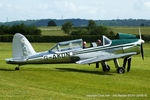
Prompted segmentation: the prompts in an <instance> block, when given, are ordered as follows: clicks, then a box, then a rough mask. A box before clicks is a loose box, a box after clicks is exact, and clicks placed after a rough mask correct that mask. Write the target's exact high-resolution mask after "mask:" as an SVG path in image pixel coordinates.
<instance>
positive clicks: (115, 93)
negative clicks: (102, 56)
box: [0, 43, 150, 100]
mask: <svg viewBox="0 0 150 100" xmlns="http://www.w3.org/2000/svg"><path fill="white" fill-rule="evenodd" d="M32 45H33V48H34V49H35V51H37V52H40V51H46V50H49V49H50V48H51V47H52V46H53V45H54V43H32ZM11 48H12V47H11V43H0V100H100V99H106V100H112V99H115V100H124V99H126V100H131V99H132V100H141V99H143V100H149V99H150V67H149V66H150V64H149V63H150V62H149V61H150V53H149V51H150V43H146V44H144V51H145V53H144V54H145V60H144V61H142V58H141V55H138V56H134V57H132V65H131V71H130V72H129V73H124V74H118V73H116V69H115V67H114V64H113V62H112V61H110V62H108V64H109V65H110V67H111V70H110V72H106V73H104V72H103V71H102V68H101V67H100V68H99V69H96V68H95V65H94V64H92V65H90V66H88V65H78V64H46V65H24V66H21V68H20V69H21V70H19V71H14V69H15V67H16V65H9V64H6V63H5V59H6V58H11ZM121 62H122V60H120V64H122V63H121Z"/></svg>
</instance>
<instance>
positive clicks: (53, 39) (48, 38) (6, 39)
mask: <svg viewBox="0 0 150 100" xmlns="http://www.w3.org/2000/svg"><path fill="white" fill-rule="evenodd" d="M101 37H102V36H95V35H94V36H93V35H86V36H40V35H39V36H31V35H30V36H29V35H28V36H26V38H27V39H28V40H29V41H30V42H61V41H68V40H74V39H81V38H82V39H83V40H85V41H87V42H94V41H96V40H97V39H101ZM108 37H109V38H110V39H116V37H115V36H108ZM12 39H13V36H0V42H12ZM142 39H144V40H145V41H150V35H142Z"/></svg>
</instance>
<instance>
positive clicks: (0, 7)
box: [0, 0, 150, 22]
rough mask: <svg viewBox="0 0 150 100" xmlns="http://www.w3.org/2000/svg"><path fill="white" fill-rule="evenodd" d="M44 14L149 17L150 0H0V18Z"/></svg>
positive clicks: (23, 18) (121, 17) (47, 15)
mask: <svg viewBox="0 0 150 100" xmlns="http://www.w3.org/2000/svg"><path fill="white" fill-rule="evenodd" d="M45 18H52V19H62V18H63V19H67V18H81V19H94V20H99V19H101V20H103V19H128V18H134V19H150V0H0V22H6V21H7V19H8V21H14V20H27V19H45Z"/></svg>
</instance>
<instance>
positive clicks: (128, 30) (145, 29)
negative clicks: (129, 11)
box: [111, 26, 150, 35]
mask: <svg viewBox="0 0 150 100" xmlns="http://www.w3.org/2000/svg"><path fill="white" fill-rule="evenodd" d="M111 28H112V30H113V31H114V32H115V33H118V32H121V33H129V34H135V35H138V34H139V27H120V26H118V27H111ZM140 29H141V33H142V34H143V35H146V34H149V35H150V27H148V26H145V27H140Z"/></svg>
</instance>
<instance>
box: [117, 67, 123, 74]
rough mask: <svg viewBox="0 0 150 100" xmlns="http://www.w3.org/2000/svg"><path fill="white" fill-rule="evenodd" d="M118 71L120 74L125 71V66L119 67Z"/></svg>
mask: <svg viewBox="0 0 150 100" xmlns="http://www.w3.org/2000/svg"><path fill="white" fill-rule="evenodd" d="M117 73H119V74H122V73H125V69H124V67H119V68H117Z"/></svg>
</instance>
